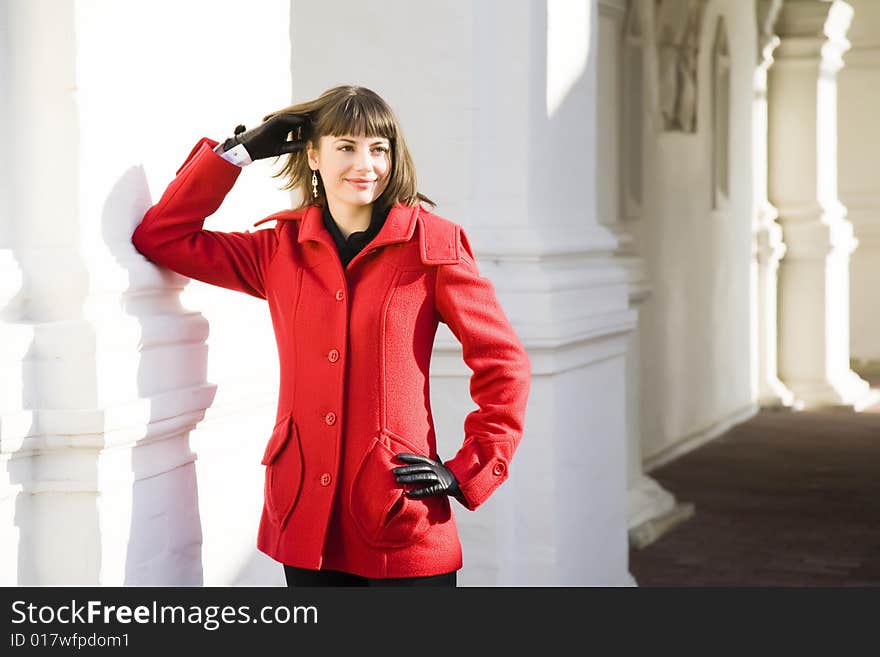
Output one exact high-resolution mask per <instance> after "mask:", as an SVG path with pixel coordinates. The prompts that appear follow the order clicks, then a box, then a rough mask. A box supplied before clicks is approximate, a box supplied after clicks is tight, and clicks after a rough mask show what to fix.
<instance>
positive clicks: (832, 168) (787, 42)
mask: <svg viewBox="0 0 880 657" xmlns="http://www.w3.org/2000/svg"><path fill="white" fill-rule="evenodd" d="M851 18H852V8H851V7H850V6H849V5H848V4H847V3H846V2H843V1H842V0H835V1H834V2H814V1H812V0H810V1H807V0H798V1H792V2H787V3H785V4H784V5H783V7H782V11H781V12H780V16H779V20H778V22H777V33H778V35H779V37H780V39H781V43H780V45H779V48H778V49H777V54H776V64H775V65H774V66H773V67H772V68H771V69H770V73H769V95H770V109H769V125H770V174H769V177H770V185H769V196H770V200H771V201H772V202H773V204H774V205H775V206H776V207H777V208H778V209H779V223H780V224H781V226H782V230H783V239H784V240H785V244H786V247H787V252H786V255H785V258H784V259H783V260H782V262H781V265H780V270H779V309H780V311H779V374H780V378H781V379H782V380H783V381H784V382H785V384H786V385H787V386H788V388H789V389H790V390H791V391H792V392H793V393H794V395H795V396H796V397H798V398H799V399H801V400H803V402H804V404H805V405H806V406H820V405H829V404H830V405H837V404H841V405H847V406H853V407H855V408H856V409H859V408H862V407H864V406H865V405H867V404H870V403H873V401H875V399H876V398H875V396H874V395H873V394H872V393H871V391H870V388H869V386H868V384H867V382H865V381H863V380H862V379H860V378H859V377H858V376H857V375H856V374H855V373H854V372H853V371H852V370H850V364H849V258H850V254H851V253H852V252H853V250H854V249H855V247H856V241H855V239H854V238H853V234H852V224H850V222H849V221H848V220H847V219H846V208H845V207H844V206H843V205H842V204H841V203H840V201H839V199H838V196H837V157H838V154H837V80H836V76H837V72H838V70H839V69H840V68H841V67H842V66H843V59H842V55H843V53H844V52H845V51H846V49H847V48H848V47H849V42H848V41H847V40H846V37H845V35H846V31H847V29H848V27H849V23H850V20H851Z"/></svg>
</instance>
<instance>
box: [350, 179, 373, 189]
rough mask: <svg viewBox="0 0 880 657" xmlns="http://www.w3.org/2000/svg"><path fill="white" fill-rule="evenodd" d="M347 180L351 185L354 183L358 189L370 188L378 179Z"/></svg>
mask: <svg viewBox="0 0 880 657" xmlns="http://www.w3.org/2000/svg"><path fill="white" fill-rule="evenodd" d="M345 182H347V183H350V184H351V185H353V186H354V187H356V188H357V189H369V188H370V185H372V184H373V183H374V182H376V181H375V180H351V179H346V181H345Z"/></svg>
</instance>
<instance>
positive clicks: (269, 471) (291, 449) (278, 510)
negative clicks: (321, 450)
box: [262, 413, 303, 525]
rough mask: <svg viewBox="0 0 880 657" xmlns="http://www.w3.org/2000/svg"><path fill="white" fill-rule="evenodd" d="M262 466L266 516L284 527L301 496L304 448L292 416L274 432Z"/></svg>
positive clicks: (280, 422)
mask: <svg viewBox="0 0 880 657" xmlns="http://www.w3.org/2000/svg"><path fill="white" fill-rule="evenodd" d="M262 463H263V465H265V466H266V483H265V491H264V499H265V504H266V513H267V514H268V516H269V519H270V520H271V521H272V522H274V523H275V524H277V525H283V524H284V522H285V521H286V520H287V517H288V516H289V515H290V512H291V511H292V510H293V507H294V506H295V505H296V501H297V498H298V497H299V491H300V488H301V486H302V471H303V459H302V446H301V445H300V441H299V433H298V431H297V428H296V423H295V422H294V421H293V417H292V416H291V414H290V413H288V414H287V415H285V416H284V417H283V418H281V420H280V421H279V422H278V424H276V425H275V428H274V429H273V430H272V436H271V437H270V438H269V442H268V444H267V445H266V452H265V453H264V454H263V460H262Z"/></svg>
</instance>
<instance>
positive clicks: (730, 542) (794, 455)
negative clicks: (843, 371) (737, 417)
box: [630, 406, 880, 586]
mask: <svg viewBox="0 0 880 657" xmlns="http://www.w3.org/2000/svg"><path fill="white" fill-rule="evenodd" d="M649 474H650V476H651V477H653V478H654V479H656V480H657V481H658V482H659V483H660V484H661V485H662V486H663V487H664V488H666V489H667V490H669V491H670V492H672V493H673V494H674V495H675V496H676V498H677V499H678V501H680V502H692V503H693V504H694V505H695V513H694V515H693V517H692V518H690V519H689V520H686V521H685V522H683V523H682V524H680V525H678V526H677V527H675V528H674V529H672V530H671V531H669V532H668V533H667V534H664V535H663V536H661V537H660V538H659V539H658V540H657V541H655V542H654V543H652V544H650V545H648V546H647V547H645V548H643V549H641V550H635V549H633V550H631V551H630V572H631V573H632V575H633V577H635V579H636V582H637V583H638V584H639V585H640V586H880V408H878V407H876V406H875V407H873V408H872V409H871V410H870V411H869V412H863V413H853V412H849V411H839V410H830V411H821V412H818V411H817V412H800V413H792V412H787V411H762V412H761V413H760V414H759V415H757V416H756V417H755V418H753V419H752V420H750V421H748V422H745V423H743V424H742V425H740V426H737V427H734V428H733V429H732V430H730V431H729V432H727V433H726V434H725V435H723V436H722V437H720V438H718V439H716V440H715V441H713V442H711V443H709V444H707V445H705V446H703V447H701V448H698V449H696V450H694V451H693V452H690V453H688V454H686V455H684V456H682V457H680V458H679V459H677V460H675V461H673V462H671V463H669V464H667V465H665V466H663V467H661V468H658V469H656V470H654V471H652V472H650V473H649Z"/></svg>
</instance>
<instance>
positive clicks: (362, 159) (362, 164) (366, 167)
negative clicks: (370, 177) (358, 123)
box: [355, 148, 373, 171]
mask: <svg viewBox="0 0 880 657" xmlns="http://www.w3.org/2000/svg"><path fill="white" fill-rule="evenodd" d="M355 167H356V168H357V170H358V171H370V170H372V168H373V159H372V158H371V157H370V149H369V148H367V149H365V150H359V151H358V152H357V153H356V154H355Z"/></svg>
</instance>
